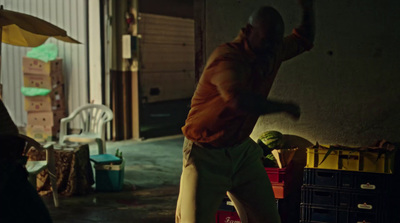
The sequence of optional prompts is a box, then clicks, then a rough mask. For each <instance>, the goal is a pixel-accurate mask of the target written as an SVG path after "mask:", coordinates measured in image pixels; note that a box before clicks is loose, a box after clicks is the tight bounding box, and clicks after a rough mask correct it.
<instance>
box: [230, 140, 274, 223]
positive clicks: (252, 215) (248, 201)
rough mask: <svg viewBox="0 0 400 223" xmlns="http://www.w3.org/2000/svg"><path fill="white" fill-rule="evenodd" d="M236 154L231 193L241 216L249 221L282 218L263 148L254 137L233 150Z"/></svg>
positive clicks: (269, 222)
mask: <svg viewBox="0 0 400 223" xmlns="http://www.w3.org/2000/svg"><path fill="white" fill-rule="evenodd" d="M232 156H233V157H235V160H237V163H236V164H235V174H234V177H233V186H232V189H231V190H229V193H228V195H229V197H231V199H232V201H233V203H234V204H235V207H236V208H237V210H238V213H239V216H240V217H241V218H243V220H246V219H247V221H248V222H249V223H279V222H281V221H280V216H279V213H278V209H277V206H276V202H275V197H274V192H273V190H272V186H271V182H270V181H269V179H268V175H267V173H266V171H265V169H264V166H263V164H262V161H261V158H262V150H261V148H260V147H259V146H258V145H257V144H256V143H255V142H254V141H252V140H247V141H246V142H245V143H243V144H242V145H241V146H239V147H238V148H236V149H235V151H232ZM243 212H245V216H243V215H244V214H243Z"/></svg>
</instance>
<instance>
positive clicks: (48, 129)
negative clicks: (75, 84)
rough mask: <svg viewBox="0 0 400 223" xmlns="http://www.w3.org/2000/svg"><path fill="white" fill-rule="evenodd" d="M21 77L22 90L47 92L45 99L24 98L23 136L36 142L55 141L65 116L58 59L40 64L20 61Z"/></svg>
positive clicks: (36, 60) (31, 59) (59, 61)
mask: <svg viewBox="0 0 400 223" xmlns="http://www.w3.org/2000/svg"><path fill="white" fill-rule="evenodd" d="M23 73H24V74H23V75H24V87H35V88H45V89H49V90H51V92H50V93H49V94H48V95H46V96H25V110H26V111H27V112H28V123H27V128H26V133H27V135H28V136H30V137H32V138H34V139H35V140H37V141H39V142H43V141H48V140H52V139H54V138H57V136H58V133H59V131H60V120H61V119H62V118H63V117H65V115H66V114H65V100H64V98H65V97H64V85H63V84H64V77H63V74H62V59H55V60H52V61H48V62H44V61H41V60H38V59H34V58H29V57H24V58H23Z"/></svg>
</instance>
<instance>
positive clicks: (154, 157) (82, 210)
mask: <svg viewBox="0 0 400 223" xmlns="http://www.w3.org/2000/svg"><path fill="white" fill-rule="evenodd" d="M182 143H183V136H181V135H176V136H170V137H163V138H156V139H149V140H145V141H141V142H139V141H132V140H126V141H119V142H108V143H107V153H109V154H114V153H115V151H116V149H117V148H118V149H119V150H120V151H122V153H123V157H124V159H125V161H126V165H125V177H124V178H125V179H124V188H123V190H122V191H120V192H108V193H105V192H95V191H93V192H92V193H89V194H87V195H75V196H71V197H62V196H61V197H60V207H59V208H55V207H54V205H53V201H52V197H51V196H45V197H43V200H44V201H45V203H46V205H47V207H48V209H49V211H50V215H51V216H52V218H53V222H54V223H67V222H68V223H70V222H76V223H89V222H97V223H106V222H107V223H114V222H115V223H117V222H134V223H153V222H154V223H155V222H160V223H173V222H174V215H175V206H176V201H177V196H178V192H179V177H180V173H181V166H182ZM90 154H97V148H96V147H95V146H93V147H92V146H90ZM94 173H95V171H94Z"/></svg>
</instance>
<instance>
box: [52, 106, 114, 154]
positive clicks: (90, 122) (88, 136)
mask: <svg viewBox="0 0 400 223" xmlns="http://www.w3.org/2000/svg"><path fill="white" fill-rule="evenodd" d="M113 117H114V114H113V112H112V111H111V109H110V108H108V107H107V106H105V105H101V104H87V105H83V106H81V107H79V108H77V109H76V110H75V111H73V112H72V113H71V114H70V115H69V116H68V117H66V118H63V119H61V125H60V139H59V144H60V145H65V141H70V142H79V143H92V142H96V143H97V145H98V149H99V154H105V153H106V140H105V133H106V124H107V122H109V121H111V120H112V119H113ZM75 118H78V119H79V122H80V123H81V125H82V131H81V133H80V134H71V135H67V124H68V123H69V122H71V121H73V120H74V119H75Z"/></svg>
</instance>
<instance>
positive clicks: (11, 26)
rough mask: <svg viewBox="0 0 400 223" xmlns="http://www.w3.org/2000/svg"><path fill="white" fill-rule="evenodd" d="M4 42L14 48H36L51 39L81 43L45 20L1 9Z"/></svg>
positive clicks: (0, 16) (0, 19)
mask: <svg viewBox="0 0 400 223" xmlns="http://www.w3.org/2000/svg"><path fill="white" fill-rule="evenodd" d="M0 27H1V29H2V38H1V40H2V42H3V43H7V44H11V45H14V46H27V47H36V46H40V45H42V44H43V43H44V42H45V41H46V40H47V39H48V38H49V37H54V38H56V39H59V40H62V41H64V42H70V43H80V42H78V41H77V40H75V39H73V38H71V37H69V36H68V35H67V32H66V31H65V30H63V29H61V28H59V27H57V26H55V25H53V24H51V23H49V22H47V21H45V20H43V19H39V18H37V17H34V16H31V15H27V14H24V13H19V12H14V11H10V10H5V9H3V8H2V6H1V8H0Z"/></svg>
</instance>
